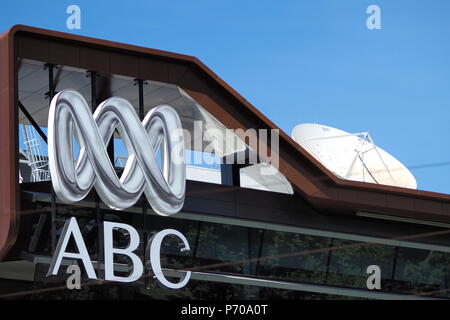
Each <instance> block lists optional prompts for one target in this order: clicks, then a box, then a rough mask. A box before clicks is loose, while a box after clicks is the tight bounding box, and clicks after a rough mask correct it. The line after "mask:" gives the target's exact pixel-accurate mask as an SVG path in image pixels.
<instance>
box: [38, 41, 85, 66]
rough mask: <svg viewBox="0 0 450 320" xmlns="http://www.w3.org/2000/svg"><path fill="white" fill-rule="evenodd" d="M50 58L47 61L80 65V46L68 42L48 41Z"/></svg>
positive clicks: (65, 64) (66, 64)
mask: <svg viewBox="0 0 450 320" xmlns="http://www.w3.org/2000/svg"><path fill="white" fill-rule="evenodd" d="M48 46H49V58H48V60H43V61H45V62H49V63H53V64H59V65H64V66H72V67H79V65H80V47H79V46H77V45H74V44H70V43H68V42H60V41H55V40H49V41H48Z"/></svg>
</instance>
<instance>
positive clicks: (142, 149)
mask: <svg viewBox="0 0 450 320" xmlns="http://www.w3.org/2000/svg"><path fill="white" fill-rule="evenodd" d="M181 128H182V127H181V121H180V118H179V116H178V114H177V112H176V111H175V110H174V109H173V108H172V107H170V106H166V105H162V106H158V107H156V108H153V109H152V110H150V111H149V112H148V113H147V115H146V116H145V118H144V120H143V121H142V123H141V121H140V120H139V118H138V116H137V114H136V111H135V110H134V108H133V106H132V105H131V104H130V103H129V102H128V101H127V100H125V99H122V98H118V97H112V98H109V99H107V100H105V101H104V102H103V103H101V104H100V105H99V106H98V107H97V109H96V110H95V113H94V114H93V115H92V113H91V110H90V108H89V106H88V104H87V102H86V100H85V99H84V98H83V96H82V95H81V94H79V93H78V92H76V91H74V90H63V91H61V92H59V93H58V94H57V95H55V97H54V98H53V100H52V102H51V105H50V111H49V117H48V156H49V168H50V175H51V178H52V184H53V188H54V190H55V193H56V195H57V196H58V197H59V199H61V201H63V202H66V203H74V202H77V201H80V200H82V199H83V198H84V197H85V196H86V195H87V194H88V193H89V191H90V190H91V189H92V187H94V188H95V190H96V191H97V193H98V195H99V196H100V198H101V199H102V201H103V202H104V203H105V204H106V205H108V206H109V207H110V208H112V209H116V210H123V209H126V208H129V207H131V206H133V205H134V204H135V203H136V202H137V201H138V199H139V197H140V196H141V194H142V192H144V193H145V196H146V198H147V200H148V202H149V203H150V205H151V206H152V208H153V210H155V211H156V212H157V213H158V214H160V215H173V214H175V213H177V212H178V211H180V210H181V208H182V206H183V203H184V197H185V188H186V167H185V164H184V138H183V134H182V131H181ZM116 129H117V130H118V131H119V134H120V136H121V137H122V139H123V141H124V144H125V147H126V149H127V151H128V154H129V156H128V160H127V162H126V165H125V168H124V171H123V174H122V176H121V177H120V178H119V177H118V176H117V174H116V171H115V170H114V167H113V165H112V163H111V161H110V159H109V157H108V152H107V145H108V143H109V141H110V139H111V137H112V136H113V134H114V131H115V130H116ZM74 136H76V137H77V141H78V144H79V147H80V150H79V155H78V158H77V159H76V161H74V151H73V140H74V139H73V137H74ZM158 147H161V148H160V150H161V152H162V154H163V157H162V158H163V166H162V167H163V170H161V169H160V167H159V165H158V162H157V160H156V155H155V152H156V150H157V148H158Z"/></svg>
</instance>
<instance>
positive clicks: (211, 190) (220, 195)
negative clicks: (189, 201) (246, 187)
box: [186, 180, 237, 203]
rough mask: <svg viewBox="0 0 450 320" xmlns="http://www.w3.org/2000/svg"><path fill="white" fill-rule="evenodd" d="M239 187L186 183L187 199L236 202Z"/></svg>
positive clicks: (198, 182) (196, 182)
mask: <svg viewBox="0 0 450 320" xmlns="http://www.w3.org/2000/svg"><path fill="white" fill-rule="evenodd" d="M236 189H237V187H229V186H224V185H220V184H217V185H216V184H214V185H213V184H210V183H203V182H200V181H195V182H193V181H190V180H187V181H186V197H191V198H205V199H213V200H218V201H227V202H233V203H234V202H235V201H236V196H235V192H236Z"/></svg>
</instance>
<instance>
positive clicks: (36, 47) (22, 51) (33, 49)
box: [15, 34, 49, 62]
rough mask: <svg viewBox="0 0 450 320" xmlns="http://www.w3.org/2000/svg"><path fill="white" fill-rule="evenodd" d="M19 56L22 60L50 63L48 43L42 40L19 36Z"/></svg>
mask: <svg viewBox="0 0 450 320" xmlns="http://www.w3.org/2000/svg"><path fill="white" fill-rule="evenodd" d="M15 38H16V39H17V41H18V42H17V43H18V56H19V57H21V58H28V59H35V60H39V61H45V62H47V61H49V54H48V53H49V45H48V41H47V40H45V39H42V38H32V37H25V36H23V35H20V34H18V35H17V36H16V37H15Z"/></svg>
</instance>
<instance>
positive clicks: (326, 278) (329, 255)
mask: <svg viewBox="0 0 450 320" xmlns="http://www.w3.org/2000/svg"><path fill="white" fill-rule="evenodd" d="M333 245H334V239H333V238H331V239H330V244H329V245H328V257H327V271H326V272H325V282H324V283H325V284H326V283H327V282H328V273H329V272H330V263H331V251H332V250H331V248H333Z"/></svg>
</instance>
